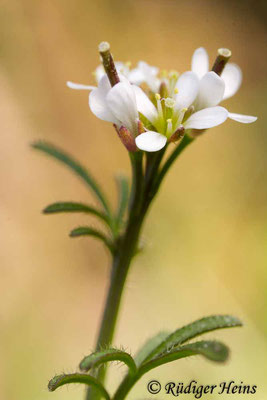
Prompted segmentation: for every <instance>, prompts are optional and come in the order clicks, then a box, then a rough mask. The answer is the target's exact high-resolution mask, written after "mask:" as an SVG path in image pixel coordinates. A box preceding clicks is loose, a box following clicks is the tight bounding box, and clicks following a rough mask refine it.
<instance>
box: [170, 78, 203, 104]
mask: <svg viewBox="0 0 267 400" xmlns="http://www.w3.org/2000/svg"><path fill="white" fill-rule="evenodd" d="M176 88H177V89H178V94H177V95H176V99H175V108H176V109H181V108H187V107H189V106H190V105H191V104H192V103H193V102H194V100H195V98H196V96H197V93H198V88H199V79H198V77H197V75H196V74H195V73H194V72H191V71H188V72H185V73H183V74H182V75H181V76H180V77H179V79H178V82H177V84H176Z"/></svg>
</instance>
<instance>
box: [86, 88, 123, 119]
mask: <svg viewBox="0 0 267 400" xmlns="http://www.w3.org/2000/svg"><path fill="white" fill-rule="evenodd" d="M89 107H90V109H91V111H92V113H93V114H95V116H97V117H98V118H100V119H102V120H103V121H109V122H113V123H114V124H117V123H118V120H117V119H116V118H115V116H114V115H113V114H112V112H111V111H110V109H109V107H108V105H107V102H106V95H105V93H103V92H102V91H101V90H99V89H94V90H93V91H92V92H91V93H90V95H89Z"/></svg>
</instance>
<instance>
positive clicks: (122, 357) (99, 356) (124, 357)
mask: <svg viewBox="0 0 267 400" xmlns="http://www.w3.org/2000/svg"><path fill="white" fill-rule="evenodd" d="M110 361H121V362H123V363H124V364H126V365H127V366H128V368H129V371H130V373H135V372H136V370H137V369H136V365H135V362H134V360H133V358H132V357H131V355H130V354H129V353H126V352H125V351H122V350H119V349H114V348H111V349H106V350H100V351H96V352H94V353H92V354H90V355H89V356H87V357H85V358H84V359H83V360H82V361H81V362H80V365H79V367H80V369H81V370H82V371H89V370H90V369H92V368H96V367H99V366H100V365H102V364H105V363H107V362H110Z"/></svg>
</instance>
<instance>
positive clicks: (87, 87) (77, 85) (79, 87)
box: [67, 81, 96, 90]
mask: <svg viewBox="0 0 267 400" xmlns="http://www.w3.org/2000/svg"><path fill="white" fill-rule="evenodd" d="M67 86H68V87H69V88H70V89H76V90H93V89H96V86H90V85H83V84H82V83H75V82H71V81H68V82H67Z"/></svg>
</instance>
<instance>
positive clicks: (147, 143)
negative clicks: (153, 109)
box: [135, 131, 167, 152]
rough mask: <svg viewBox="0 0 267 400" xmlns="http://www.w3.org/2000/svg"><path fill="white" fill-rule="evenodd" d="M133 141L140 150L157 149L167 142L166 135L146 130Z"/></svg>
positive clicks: (150, 150)
mask: <svg viewBox="0 0 267 400" xmlns="http://www.w3.org/2000/svg"><path fill="white" fill-rule="evenodd" d="M135 143H136V146H137V147H138V148H139V149H140V150H144V151H149V152H153V151H159V150H161V149H162V148H163V147H164V146H165V144H166V143H167V137H166V136H164V135H161V134H160V133H158V132H153V131H148V132H145V133H141V135H139V136H137V138H136V139H135Z"/></svg>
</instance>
